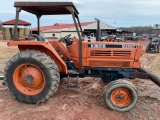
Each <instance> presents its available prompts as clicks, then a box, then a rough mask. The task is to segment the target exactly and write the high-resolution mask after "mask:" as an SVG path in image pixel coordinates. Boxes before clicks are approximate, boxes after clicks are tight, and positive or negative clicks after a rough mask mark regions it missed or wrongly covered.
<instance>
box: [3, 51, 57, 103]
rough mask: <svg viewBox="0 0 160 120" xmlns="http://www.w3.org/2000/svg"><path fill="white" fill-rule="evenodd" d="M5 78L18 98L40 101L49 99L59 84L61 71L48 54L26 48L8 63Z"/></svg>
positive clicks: (31, 101) (24, 100) (30, 101)
mask: <svg viewBox="0 0 160 120" xmlns="http://www.w3.org/2000/svg"><path fill="white" fill-rule="evenodd" d="M4 80H5V81H6V83H7V86H8V88H9V90H10V91H11V92H12V94H13V95H14V96H15V97H16V99H18V100H20V101H23V102H27V103H40V102H44V101H46V100H47V99H49V98H50V97H51V96H52V95H53V94H54V93H55V92H56V90H57V88H58V86H59V80H60V76H59V71H58V68H57V65H56V64H55V62H54V61H53V60H52V59H51V58H50V57H49V56H47V55H46V54H44V53H41V52H38V51H34V50H26V51H22V52H19V53H17V54H16V55H15V56H13V57H12V58H11V59H10V60H9V61H8V63H7V65H6V67H5V71H4Z"/></svg>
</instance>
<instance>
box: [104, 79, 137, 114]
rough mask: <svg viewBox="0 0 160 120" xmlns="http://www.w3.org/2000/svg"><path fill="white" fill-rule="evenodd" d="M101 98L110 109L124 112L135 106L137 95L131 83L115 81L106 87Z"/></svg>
mask: <svg viewBox="0 0 160 120" xmlns="http://www.w3.org/2000/svg"><path fill="white" fill-rule="evenodd" d="M103 98H104V101H105V103H106V105H107V106H108V107H109V108H110V109H112V110H116V111H119V112H125V111H129V110H130V109H132V108H133V107H134V106H135V104H136V102H137V99H138V94H137V91H136V89H135V88H134V86H133V84H132V83H130V82H128V81H124V80H116V81H113V82H111V83H109V84H108V85H107V87H106V89H105V91H104V94H103Z"/></svg>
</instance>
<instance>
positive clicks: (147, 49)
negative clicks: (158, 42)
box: [146, 45, 149, 53]
mask: <svg viewBox="0 0 160 120" xmlns="http://www.w3.org/2000/svg"><path fill="white" fill-rule="evenodd" d="M148 52H149V45H148V46H147V47H146V53H148Z"/></svg>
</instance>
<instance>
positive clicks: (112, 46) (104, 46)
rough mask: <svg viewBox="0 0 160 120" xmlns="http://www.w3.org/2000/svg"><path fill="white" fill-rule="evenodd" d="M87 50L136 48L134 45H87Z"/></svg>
mask: <svg viewBox="0 0 160 120" xmlns="http://www.w3.org/2000/svg"><path fill="white" fill-rule="evenodd" d="M88 47H89V48H131V49H135V48H137V46H136V45H112V44H88Z"/></svg>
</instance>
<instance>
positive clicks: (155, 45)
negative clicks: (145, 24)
mask: <svg viewBox="0 0 160 120" xmlns="http://www.w3.org/2000/svg"><path fill="white" fill-rule="evenodd" d="M159 51H160V37H159V36H154V37H152V39H151V40H150V41H149V43H148V45H147V47H146V52H147V53H148V52H156V53H159Z"/></svg>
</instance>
